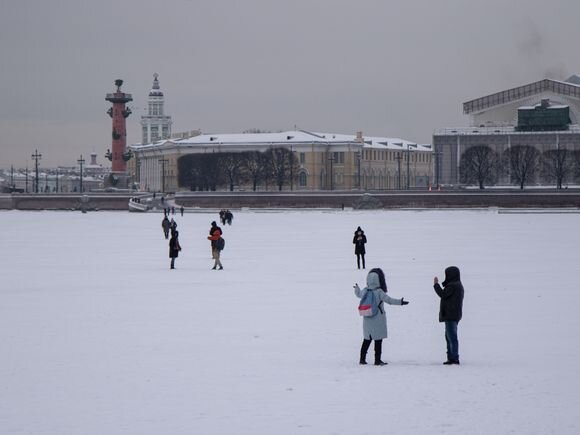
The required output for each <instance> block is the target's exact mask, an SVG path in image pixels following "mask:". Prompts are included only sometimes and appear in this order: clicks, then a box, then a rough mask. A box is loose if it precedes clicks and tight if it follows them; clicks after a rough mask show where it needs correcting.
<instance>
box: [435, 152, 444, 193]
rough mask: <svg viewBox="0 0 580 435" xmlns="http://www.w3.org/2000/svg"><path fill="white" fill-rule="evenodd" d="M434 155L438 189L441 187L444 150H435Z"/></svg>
mask: <svg viewBox="0 0 580 435" xmlns="http://www.w3.org/2000/svg"><path fill="white" fill-rule="evenodd" d="M433 155H434V156H435V185H436V186H437V189H439V177H440V176H441V160H440V158H441V156H442V155H443V152H442V151H434V152H433Z"/></svg>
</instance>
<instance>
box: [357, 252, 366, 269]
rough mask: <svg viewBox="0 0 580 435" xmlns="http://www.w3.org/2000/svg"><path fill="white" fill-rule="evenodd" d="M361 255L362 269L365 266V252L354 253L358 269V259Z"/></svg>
mask: <svg viewBox="0 0 580 435" xmlns="http://www.w3.org/2000/svg"><path fill="white" fill-rule="evenodd" d="M361 257H362V261H363V262H362V263H363V269H364V268H365V254H356V265H357V266H358V268H359V269H360V259H361Z"/></svg>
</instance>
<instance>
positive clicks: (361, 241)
mask: <svg viewBox="0 0 580 435" xmlns="http://www.w3.org/2000/svg"><path fill="white" fill-rule="evenodd" d="M366 242H367V236H365V232H364V231H363V230H362V229H361V227H358V228H357V229H356V231H355V232H354V237H353V238H352V243H354V253H355V255H356V265H357V266H358V268H359V269H360V260H361V259H362V268H363V269H364V268H365V254H366V250H365V244H366Z"/></svg>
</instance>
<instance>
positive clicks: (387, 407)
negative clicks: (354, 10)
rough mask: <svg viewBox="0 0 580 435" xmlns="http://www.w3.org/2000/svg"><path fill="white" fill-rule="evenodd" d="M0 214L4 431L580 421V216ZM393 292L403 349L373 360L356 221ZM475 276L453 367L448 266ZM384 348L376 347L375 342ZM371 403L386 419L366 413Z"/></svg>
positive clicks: (418, 428) (489, 427)
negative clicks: (216, 228) (445, 281)
mask: <svg viewBox="0 0 580 435" xmlns="http://www.w3.org/2000/svg"><path fill="white" fill-rule="evenodd" d="M161 218H162V215H160V214H153V213H149V214H130V213H123V212H95V213H87V214H82V213H80V212H18V211H7V212H2V213H0V228H2V230H1V233H2V238H1V240H2V250H1V251H0V264H1V267H2V281H1V282H2V285H1V287H0V301H1V302H0V352H1V354H0V433H2V434H3V435H7V434H11V435H12V434H34V435H45V434H46V435H48V434H50V435H68V434H71V435H103V434H107V435H113V434H124V435H125V434H139V435H148V434H151V435H159V434H171V435H181V434H184V435H185V434H248V435H249V434H252V435H255V434H345V435H346V434H385V433H393V434H394V433H396V434H508V433H516V434H578V433H580V423H579V422H578V417H577V412H578V409H580V375H579V374H578V367H580V346H578V340H579V338H578V337H579V336H580V315H579V314H578V312H579V309H580V284H579V279H578V247H579V246H580V232H579V231H578V227H579V223H580V214H573V213H567V214H558V213H553V214H498V213H497V211H496V210H471V211H458V210H455V211H453V210H448V211H410V210H409V211H364V212H356V211H344V212H341V211H337V212H325V211H302V212H300V211H288V212H258V211H243V212H235V217H234V221H233V225H232V226H227V225H226V226H222V228H223V229H224V238H225V239H226V240H227V243H226V250H225V251H224V252H223V254H222V263H223V265H224V270H223V271H214V270H211V269H210V268H211V266H212V264H213V262H212V259H211V257H210V247H209V242H208V241H207V239H206V237H207V235H208V230H209V224H210V222H211V221H212V220H216V221H217V213H189V214H187V213H186V215H185V216H183V217H181V216H178V215H177V216H176V217H175V219H176V221H177V223H178V230H179V238H180V242H181V245H182V247H183V251H182V252H181V253H180V255H179V258H178V259H177V261H176V267H177V269H176V270H169V258H168V241H167V240H165V238H164V236H163V232H162V229H161ZM359 225H360V226H361V227H362V228H363V229H364V230H365V233H366V235H367V237H368V244H367V258H366V259H367V270H369V269H370V268H372V267H382V268H383V270H384V271H385V273H386V276H387V284H388V287H389V294H390V295H391V296H392V297H397V298H399V297H405V299H406V300H409V301H410V302H411V303H410V304H409V305H407V306H405V307H399V306H387V307H386V309H387V316H388V323H389V338H388V339H386V340H385V341H384V344H383V360H385V361H388V363H389V364H388V366H385V367H374V366H372V365H369V366H359V364H358V356H359V355H358V354H359V349H360V344H361V341H362V321H361V318H360V317H359V316H358V313H357V304H358V300H357V299H356V298H355V296H354V294H353V289H352V286H353V284H354V283H355V282H358V283H359V284H361V286H362V285H363V284H364V283H365V278H366V271H363V270H360V271H359V270H357V269H356V257H355V255H354V246H353V244H352V234H353V232H354V230H355V229H356V227H357V226H359ZM449 265H457V266H459V267H460V269H461V274H462V281H463V284H464V286H465V303H464V317H463V320H462V321H461V323H460V325H459V340H460V356H461V362H462V365H461V366H443V365H442V364H441V363H442V362H443V361H444V360H445V339H444V335H443V332H444V327H443V325H442V324H440V323H439V322H438V306H439V298H438V297H437V296H436V295H435V292H434V291H433V288H432V283H433V276H435V275H437V276H439V277H440V278H442V277H443V271H444V269H445V267H447V266H449ZM370 355H371V358H372V348H371V353H370ZM365 416H367V417H369V416H370V417H371V418H365Z"/></svg>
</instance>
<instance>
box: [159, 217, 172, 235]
mask: <svg viewBox="0 0 580 435" xmlns="http://www.w3.org/2000/svg"><path fill="white" fill-rule="evenodd" d="M161 227H162V228H163V234H165V240H167V239H168V238H169V228H170V227H171V223H170V222H169V219H167V215H165V217H164V218H163V220H162V221H161Z"/></svg>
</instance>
